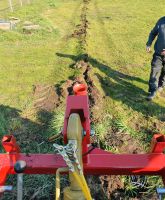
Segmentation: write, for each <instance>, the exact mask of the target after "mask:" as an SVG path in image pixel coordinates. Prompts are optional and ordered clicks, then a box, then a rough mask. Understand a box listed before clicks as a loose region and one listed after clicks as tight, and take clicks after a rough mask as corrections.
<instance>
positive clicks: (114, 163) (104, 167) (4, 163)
mask: <svg viewBox="0 0 165 200" xmlns="http://www.w3.org/2000/svg"><path fill="white" fill-rule="evenodd" d="M18 159H19V160H24V161H26V163H27V168H26V170H25V172H24V173H25V174H54V173H55V172H56V170H57V169H58V168H60V167H66V164H65V161H64V160H63V158H62V157H61V156H60V155H56V154H29V155H26V154H19V158H18ZM0 164H1V165H0V180H1V178H2V177H1V176H2V173H1V172H2V171H1V170H2V169H5V168H7V169H8V171H7V174H15V172H14V170H13V167H14V164H15V161H13V160H12V155H7V154H0ZM84 172H85V174H91V175H101V174H102V175H131V174H144V175H161V176H162V175H163V174H164V172H165V155H164V154H162V153H151V154H111V153H109V152H105V151H103V150H100V149H94V150H93V151H92V152H91V153H90V154H89V162H88V163H86V164H84Z"/></svg>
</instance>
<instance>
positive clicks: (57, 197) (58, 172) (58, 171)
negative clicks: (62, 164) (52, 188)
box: [55, 167, 69, 200]
mask: <svg viewBox="0 0 165 200" xmlns="http://www.w3.org/2000/svg"><path fill="white" fill-rule="evenodd" d="M68 171H69V169H68V168H67V167H66V168H58V169H57V171H56V194H55V196H56V200H60V173H63V172H68Z"/></svg>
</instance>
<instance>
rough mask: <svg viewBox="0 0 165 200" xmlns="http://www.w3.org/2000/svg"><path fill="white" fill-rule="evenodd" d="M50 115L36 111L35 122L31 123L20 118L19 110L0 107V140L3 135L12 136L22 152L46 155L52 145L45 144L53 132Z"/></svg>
mask: <svg viewBox="0 0 165 200" xmlns="http://www.w3.org/2000/svg"><path fill="white" fill-rule="evenodd" d="M52 115H53V114H52V113H50V112H47V111H44V110H42V111H38V112H37V114H36V118H37V120H36V121H37V122H33V121H31V120H29V119H27V118H23V117H21V111H20V110H18V109H16V108H12V107H9V106H5V105H0V138H2V137H3V135H8V134H13V135H14V136H15V137H16V139H17V141H18V144H19V145H20V147H21V150H22V152H29V153H34V152H35V153H37V152H39V153H41V152H42V153H46V152H48V151H49V150H50V149H52V148H51V147H52V145H51V144H50V143H48V142H47V138H48V137H49V135H50V134H53V130H51V128H50V122H51V119H52ZM51 131H52V133H51ZM41 144H42V145H41ZM1 149H2V148H1V147H0V150H1Z"/></svg>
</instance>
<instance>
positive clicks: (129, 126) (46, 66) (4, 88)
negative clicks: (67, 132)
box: [0, 0, 165, 199]
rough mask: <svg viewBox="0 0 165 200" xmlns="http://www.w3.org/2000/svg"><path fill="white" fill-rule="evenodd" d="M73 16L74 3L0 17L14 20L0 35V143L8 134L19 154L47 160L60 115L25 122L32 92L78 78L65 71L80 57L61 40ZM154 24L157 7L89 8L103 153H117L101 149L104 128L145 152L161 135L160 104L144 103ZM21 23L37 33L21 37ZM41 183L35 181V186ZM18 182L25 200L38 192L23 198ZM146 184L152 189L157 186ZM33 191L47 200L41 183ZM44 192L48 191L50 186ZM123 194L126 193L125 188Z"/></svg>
mask: <svg viewBox="0 0 165 200" xmlns="http://www.w3.org/2000/svg"><path fill="white" fill-rule="evenodd" d="M0 5H1V4H0ZM3 6H6V5H3ZM81 8H82V0H77V1H75V0H70V1H67V0H44V1H41V0H40V1H39V0H34V1H33V3H32V4H30V5H25V6H24V7H22V8H17V10H16V11H14V13H10V12H0V18H3V19H9V17H11V16H14V17H18V18H19V19H20V20H21V22H20V23H19V24H18V25H17V26H16V29H15V30H13V31H11V32H4V31H0V104H1V105H0V135H1V136H2V135H4V134H6V133H8V132H10V131H12V132H14V134H16V137H17V139H18V141H19V144H20V145H21V147H22V150H23V151H24V152H38V153H41V152H42V153H46V152H53V149H52V146H51V144H47V143H46V139H47V137H48V136H51V135H52V132H53V133H54V132H56V133H58V131H59V129H60V126H59V127H58V124H61V122H62V115H63V112H60V110H59V113H58V110H57V111H56V112H53V113H39V114H38V115H36V116H33V111H32V110H33V85H35V84H44V83H45V84H54V85H56V84H60V83H61V82H62V81H65V80H67V79H68V78H69V77H70V76H76V75H77V74H79V71H74V70H73V69H71V68H70V67H69V66H70V65H73V63H74V62H75V61H76V60H77V59H79V58H80V57H82V54H83V53H84V49H82V46H81V44H80V42H79V41H78V40H77V39H74V38H70V37H69V36H70V35H71V34H72V33H73V32H74V30H75V29H76V25H77V24H80V13H81ZM0 9H1V6H0ZM161 16H164V3H163V2H162V1H161V0H158V1H154V0H143V1H140V0H137V1H136V2H135V1H134V0H129V1H126V0H114V1H109V0H104V1H103V0H92V1H91V2H90V3H89V9H88V14H87V19H88V21H89V29H88V34H87V45H86V53H88V54H89V62H90V64H91V65H92V66H93V72H92V73H93V76H94V79H95V84H96V85H97V86H98V88H99V90H100V92H101V93H102V94H104V95H105V98H104V109H103V111H102V112H103V114H104V115H105V117H104V118H103V120H102V122H101V123H100V124H95V126H94V127H95V129H96V133H97V135H98V138H99V140H100V141H101V143H102V144H103V145H102V146H103V147H104V148H105V149H106V150H110V151H114V152H117V149H112V147H110V146H108V145H107V144H106V141H104V137H105V134H106V133H107V131H106V130H107V129H108V127H109V126H112V127H113V128H116V129H117V130H118V131H119V132H128V133H130V135H131V137H135V138H136V139H137V140H139V141H141V144H142V145H143V146H144V149H145V150H148V147H149V144H150V139H151V137H152V135H153V134H154V133H156V132H162V133H165V126H164V123H165V122H164V121H163V119H165V117H164V116H165V107H164V105H165V99H164V98H163V97H161V96H160V95H159V96H158V97H157V98H156V99H155V100H154V101H153V102H147V101H146V100H145V97H146V95H147V90H148V79H149V73H150V61H151V58H152V54H147V53H146V52H145V43H146V41H147V37H148V34H149V32H150V30H151V28H152V27H153V26H154V24H155V23H156V21H157V20H158V18H160V17H161ZM25 21H31V22H32V23H34V24H39V25H40V26H41V28H42V29H41V30H39V31H36V32H34V33H32V34H25V33H23V29H22V27H23V23H24V22H25ZM57 53H59V54H57ZM60 53H61V54H60ZM60 55H61V56H60ZM62 110H63V108H62ZM31 112H32V115H31ZM57 113H58V114H57ZM45 116H46V117H45ZM107 119H108V120H107ZM57 122H58V123H57ZM34 135H35V138H34ZM30 141H33V143H32V142H30ZM41 177H42V176H41ZM41 177H37V178H36V180H37V183H39V182H41V180H42V178H41ZM40 178H41V179H40ZM50 180H51V181H52V180H53V177H47V178H46V176H44V181H45V182H46V181H48V182H50ZM26 182H27V186H26V188H28V189H27V191H29V192H30V194H31V195H34V194H35V193H36V192H38V185H37V187H36V188H33V190H31V189H29V179H28V178H26ZM150 183H151V184H152V185H154V184H155V183H157V179H155V178H154V180H153V179H151V180H150ZM40 185H41V189H40V191H41V192H40V191H39V193H40V196H39V199H44V198H50V199H51V198H52V197H50V196H49V195H50V194H49V192H47V193H46V192H45V190H46V189H43V188H45V187H42V185H44V183H43V182H42V183H41V184H40ZM50 187H51V188H53V186H52V185H51V184H50ZM153 188H154V189H155V185H154V187H153ZM153 188H152V187H151V188H149V190H150V191H149V192H153ZM42 189H43V190H42ZM132 190H133V191H132ZM129 192H134V188H131V186H130V185H128V193H129ZM45 193H46V194H45ZM52 193H53V192H52ZM52 193H51V194H52ZM45 195H46V196H45ZM13 198H14V197H13ZM26 198H27V199H28V196H26ZM9 199H10V198H9Z"/></svg>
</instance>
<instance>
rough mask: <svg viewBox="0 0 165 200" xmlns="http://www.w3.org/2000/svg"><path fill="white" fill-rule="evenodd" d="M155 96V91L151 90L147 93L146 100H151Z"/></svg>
mask: <svg viewBox="0 0 165 200" xmlns="http://www.w3.org/2000/svg"><path fill="white" fill-rule="evenodd" d="M155 96H156V91H155V92H151V93H150V94H149V95H148V97H147V100H148V101H152V100H153V98H154V97H155Z"/></svg>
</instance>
